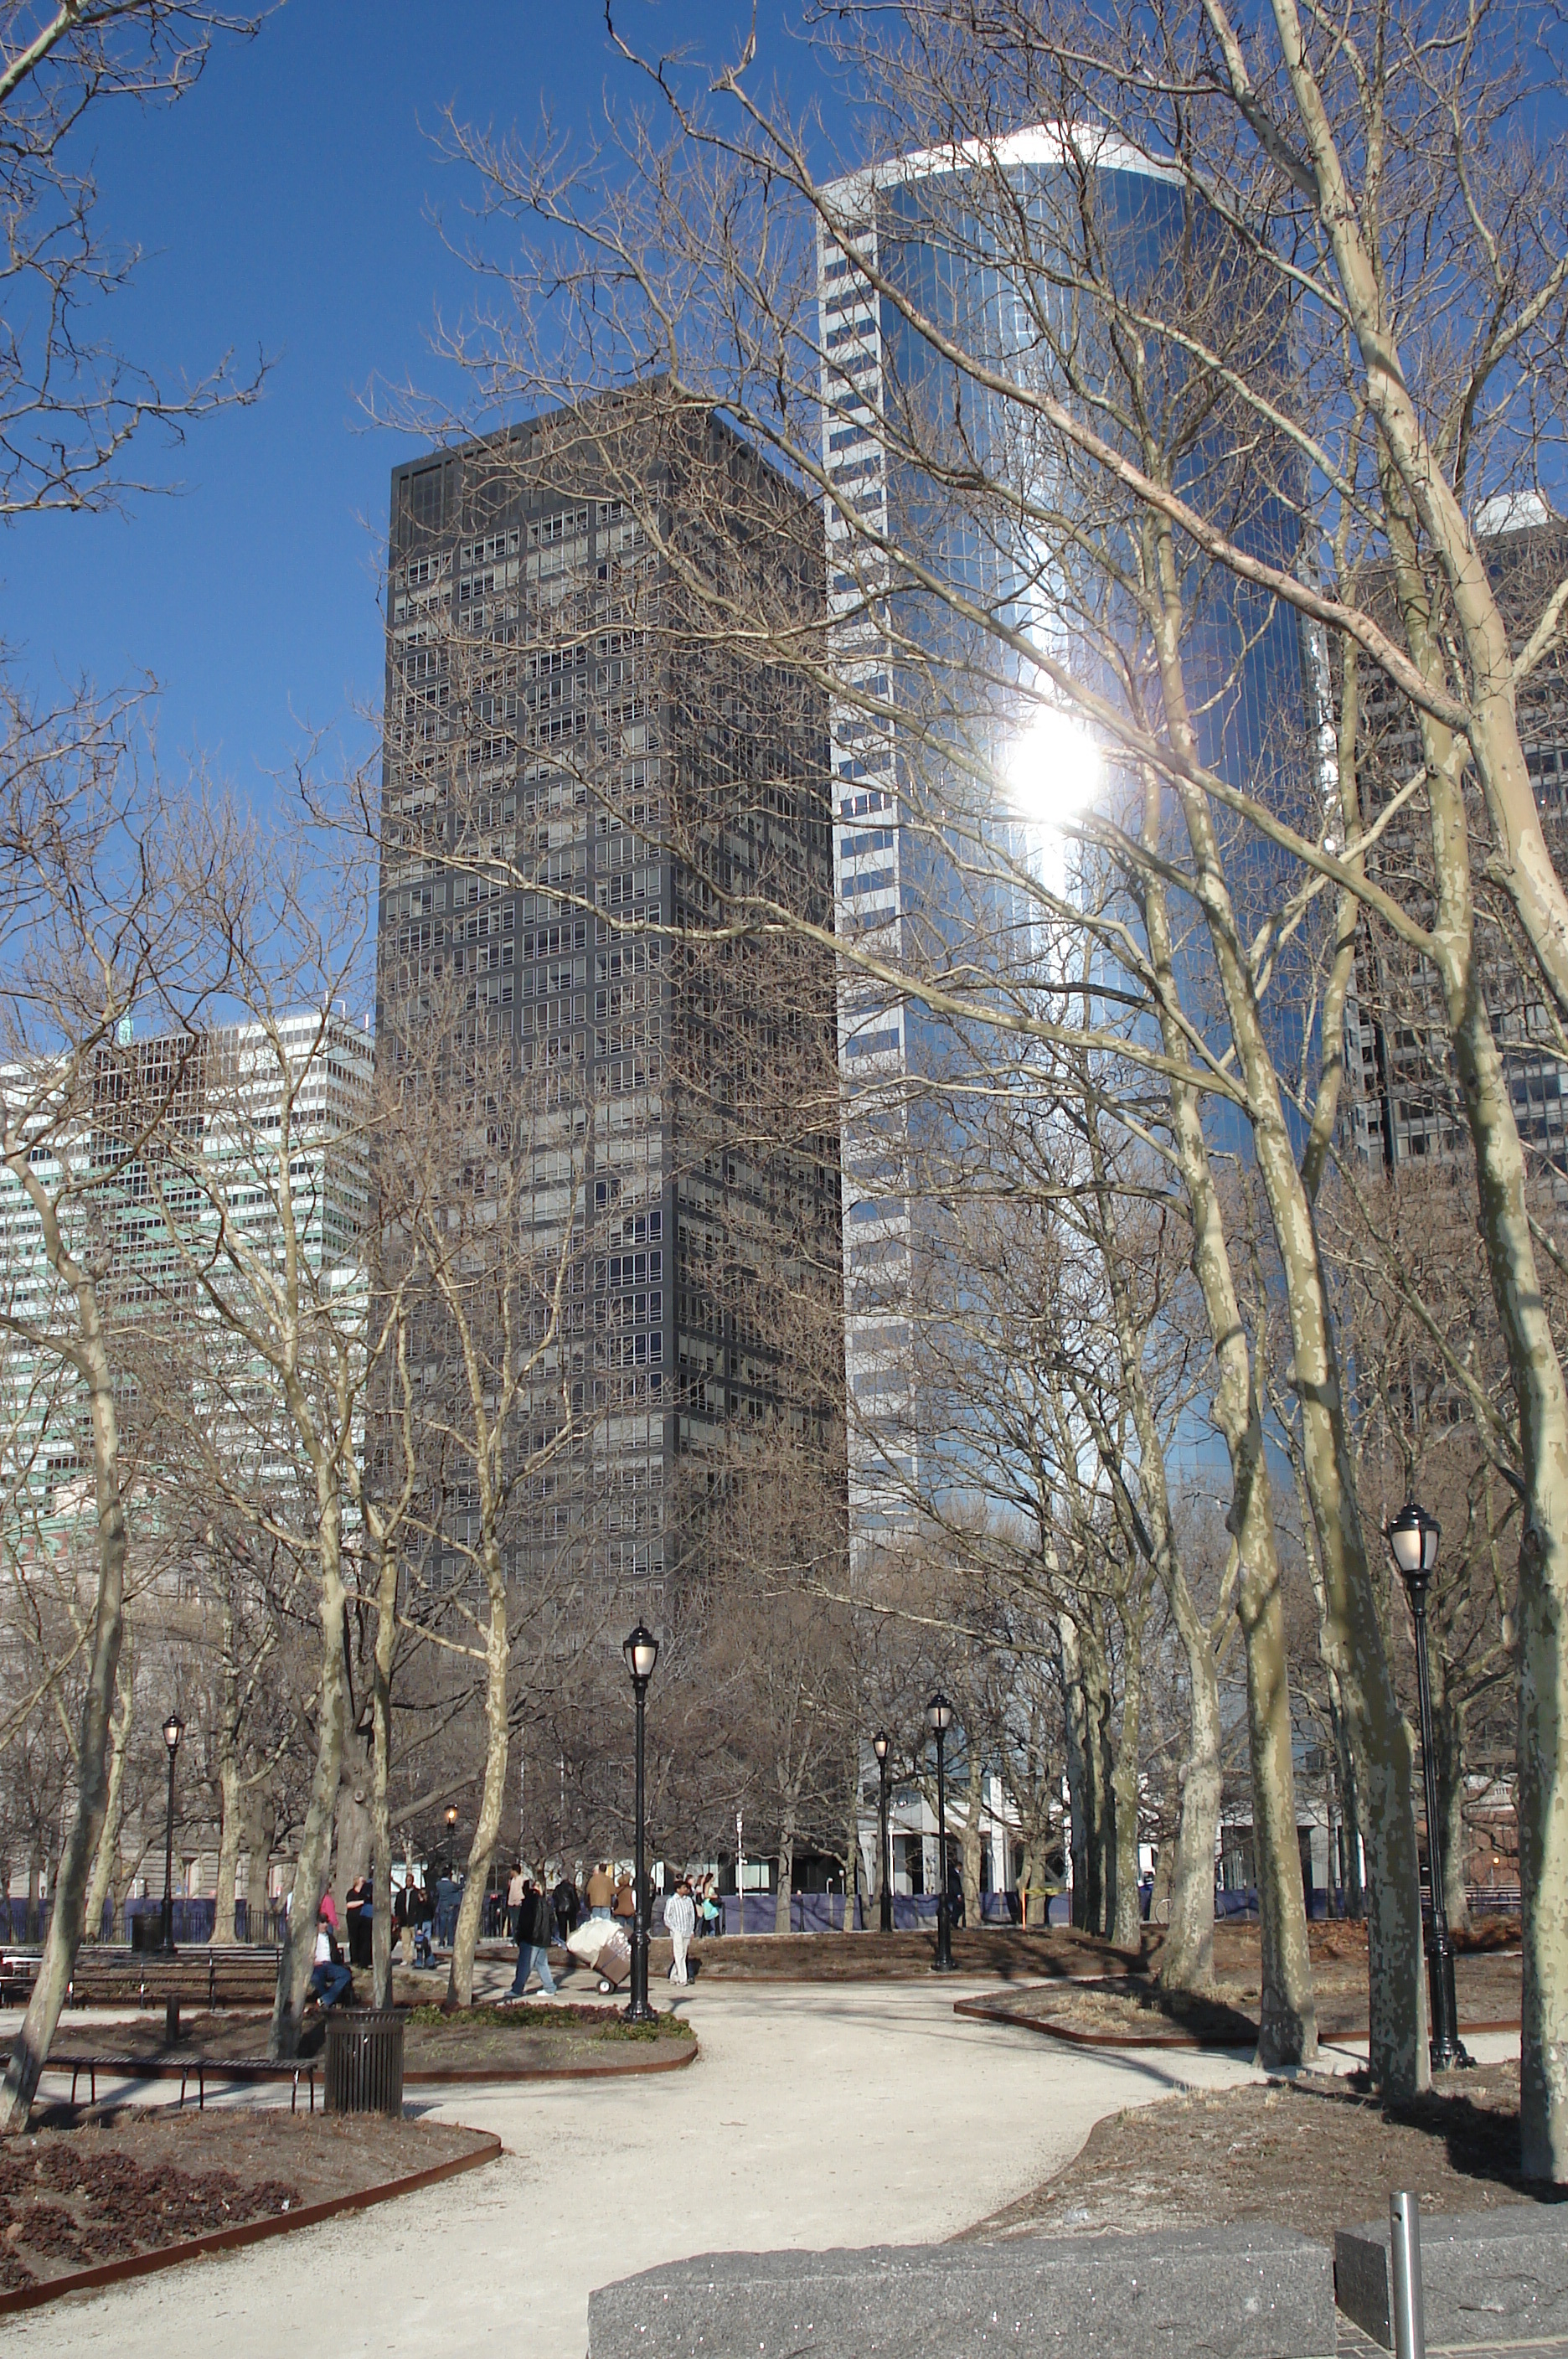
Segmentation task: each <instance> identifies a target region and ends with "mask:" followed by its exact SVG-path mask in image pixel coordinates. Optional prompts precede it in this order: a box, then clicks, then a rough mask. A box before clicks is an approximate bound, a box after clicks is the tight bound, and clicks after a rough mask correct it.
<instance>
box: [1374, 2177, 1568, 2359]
mask: <svg viewBox="0 0 1568 2359" xmlns="http://www.w3.org/2000/svg"><path fill="white" fill-rule="evenodd" d="M1334 2289H1335V2293H1336V2296H1337V2298H1338V2301H1339V2306H1340V2308H1341V2310H1344V2312H1345V2316H1346V2317H1347V2318H1353V2319H1354V2320H1355V2321H1356V2325H1357V2326H1359V2327H1360V2328H1361V2330H1362V2332H1363V2333H1365V2334H1369V2335H1370V2336H1371V2338H1372V2340H1373V2342H1374V2343H1381V2344H1382V2345H1383V2347H1384V2349H1385V2350H1391V2349H1392V2348H1393V2337H1392V2333H1391V2332H1390V2328H1389V2323H1388V2315H1389V2312H1388V2221H1387V2220H1386V2219H1383V2220H1368V2221H1367V2222H1366V2223H1364V2224H1363V2225H1362V2226H1361V2227H1359V2228H1341V2229H1339V2230H1338V2231H1336V2233H1335V2235H1334ZM1421 2292H1422V2295H1423V2297H1424V2300H1425V2306H1426V2339H1427V2343H1428V2345H1429V2347H1441V2346H1443V2345H1446V2344H1453V2343H1522V2342H1530V2343H1533V2342H1535V2341H1537V2340H1538V2339H1541V2338H1543V2337H1545V2336H1547V2335H1554V2334H1568V2208H1565V2207H1563V2206H1560V2205H1557V2204H1551V2203H1507V2204H1503V2205H1501V2206H1500V2207H1499V2208H1498V2209H1497V2211H1495V2212H1422V2214H1421Z"/></svg>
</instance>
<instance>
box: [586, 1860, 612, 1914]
mask: <svg viewBox="0 0 1568 2359" xmlns="http://www.w3.org/2000/svg"><path fill="white" fill-rule="evenodd" d="M614 1899H615V1886H614V1885H613V1884H612V1883H611V1881H610V1871H609V1867H608V1865H607V1864H606V1863H605V1862H604V1860H601V1861H600V1862H599V1864H598V1866H597V1867H596V1868H595V1869H594V1870H593V1875H591V1876H590V1877H589V1878H588V1914H589V1915H590V1916H591V1917H609V1916H611V1915H613V1914H614V1911H613V1909H612V1908H611V1903H612V1902H613V1901H614Z"/></svg>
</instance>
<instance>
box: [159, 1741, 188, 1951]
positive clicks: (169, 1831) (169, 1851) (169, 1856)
mask: <svg viewBox="0 0 1568 2359" xmlns="http://www.w3.org/2000/svg"><path fill="white" fill-rule="evenodd" d="M184 1734H185V1723H184V1722H183V1721H182V1720H181V1719H180V1714H179V1713H178V1712H170V1713H169V1718H168V1719H167V1720H166V1721H165V1722H164V1723H163V1741H164V1743H165V1745H167V1746H168V1747H169V1818H168V1821H167V1824H166V1825H165V1828H164V1836H163V1947H164V1951H165V1952H166V1954H167V1955H168V1956H169V1957H172V1956H173V1954H174V1756H175V1755H176V1754H177V1753H178V1752H179V1750H180V1738H181V1737H182V1736H183V1735H184Z"/></svg>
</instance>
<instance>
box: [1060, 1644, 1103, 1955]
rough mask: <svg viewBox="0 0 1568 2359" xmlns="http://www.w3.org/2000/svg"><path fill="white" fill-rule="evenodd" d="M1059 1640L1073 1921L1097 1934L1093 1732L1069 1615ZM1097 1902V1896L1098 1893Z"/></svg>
mask: <svg viewBox="0 0 1568 2359" xmlns="http://www.w3.org/2000/svg"><path fill="white" fill-rule="evenodd" d="M1056 1629H1057V1637H1058V1640H1059V1643H1060V1648H1061V1665H1062V1718H1063V1720H1064V1721H1065V1723H1066V1728H1067V1810H1068V1821H1069V1824H1068V1829H1067V1843H1066V1850H1067V1855H1068V1858H1069V1860H1070V1862H1071V1864H1072V1884H1073V1924H1074V1925H1075V1926H1076V1927H1077V1928H1078V1930H1079V1931H1080V1932H1084V1933H1087V1932H1093V1931H1097V1930H1098V1927H1097V1926H1096V1925H1095V1924H1094V1916H1093V1910H1092V1908H1091V1901H1090V1890H1089V1863H1090V1860H1091V1858H1092V1857H1093V1856H1094V1844H1093V1843H1092V1841H1091V1839H1090V1832H1089V1821H1090V1816H1091V1805H1090V1785H1091V1773H1090V1767H1089V1761H1090V1752H1091V1744H1090V1730H1089V1712H1088V1699H1087V1697H1086V1696H1085V1694H1084V1691H1083V1650H1082V1648H1081V1647H1080V1645H1079V1639H1078V1625H1077V1624H1076V1623H1075V1622H1074V1621H1073V1616H1072V1615H1071V1614H1058V1615H1057V1617H1056ZM1095 1897H1096V1899H1097V1897H1098V1896H1097V1894H1096V1896H1095Z"/></svg>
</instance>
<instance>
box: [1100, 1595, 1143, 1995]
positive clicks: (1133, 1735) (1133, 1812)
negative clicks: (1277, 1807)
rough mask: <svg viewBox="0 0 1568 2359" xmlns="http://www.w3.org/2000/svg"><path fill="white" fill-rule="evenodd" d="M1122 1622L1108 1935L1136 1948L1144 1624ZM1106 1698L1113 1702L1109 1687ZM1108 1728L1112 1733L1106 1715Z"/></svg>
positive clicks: (1139, 1942) (1139, 1931)
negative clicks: (1113, 1870) (1123, 1658)
mask: <svg viewBox="0 0 1568 2359" xmlns="http://www.w3.org/2000/svg"><path fill="white" fill-rule="evenodd" d="M1124 1626H1125V1627H1126V1632H1127V1659H1126V1661H1125V1663H1124V1664H1123V1667H1122V1725H1121V1737H1120V1741H1119V1743H1118V1744H1117V1746H1116V1760H1115V1764H1114V1766H1113V1767H1112V1770H1111V1776H1110V1788H1111V1793H1112V1795H1113V1797H1114V1799H1115V1804H1116V1809H1115V1821H1116V1828H1115V1841H1114V1853H1113V1856H1114V1859H1115V1863H1116V1891H1115V1900H1114V1914H1113V1916H1112V1920H1111V1926H1110V1935H1111V1939H1112V1940H1113V1941H1114V1942H1115V1943H1116V1947H1117V1949H1118V1950H1137V1949H1140V1948H1141V1947H1142V1943H1143V1913H1142V1910H1141V1908H1140V1907H1139V1902H1138V1718H1139V1706H1140V1704H1141V1701H1142V1694H1143V1627H1142V1623H1141V1619H1140V1620H1139V1621H1138V1623H1137V1624H1133V1625H1124ZM1106 1701H1107V1703H1108V1702H1109V1695H1108V1691H1107V1697H1106ZM1106 1729H1107V1734H1108V1732H1109V1715H1108V1713H1107V1717H1106Z"/></svg>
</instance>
